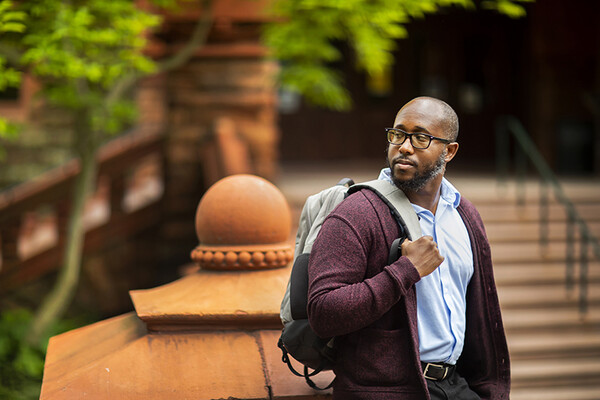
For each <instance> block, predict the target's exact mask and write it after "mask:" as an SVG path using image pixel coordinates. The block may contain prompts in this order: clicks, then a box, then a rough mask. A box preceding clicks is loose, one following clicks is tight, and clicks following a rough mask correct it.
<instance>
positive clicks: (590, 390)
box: [510, 383, 600, 400]
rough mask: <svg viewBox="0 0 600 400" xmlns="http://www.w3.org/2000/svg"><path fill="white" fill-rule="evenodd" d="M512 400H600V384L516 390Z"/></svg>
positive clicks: (512, 394) (513, 391)
mask: <svg viewBox="0 0 600 400" xmlns="http://www.w3.org/2000/svg"><path fill="white" fill-rule="evenodd" d="M510 398H511V400H540V399H543V400H598V399H600V383H596V384H591V385H586V386H583V387H582V386H573V387H571V386H567V387H558V388H557V387H552V388H515V389H513V390H511V392H510Z"/></svg>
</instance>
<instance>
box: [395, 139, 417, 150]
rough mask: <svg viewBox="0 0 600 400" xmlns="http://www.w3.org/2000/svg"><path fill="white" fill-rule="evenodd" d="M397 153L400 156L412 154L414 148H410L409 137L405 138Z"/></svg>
mask: <svg viewBox="0 0 600 400" xmlns="http://www.w3.org/2000/svg"><path fill="white" fill-rule="evenodd" d="M398 151H399V152H400V153H402V154H412V153H414V152H415V148H414V147H412V143H411V142H410V137H406V139H405V140H404V143H402V144H401V145H400V146H398Z"/></svg>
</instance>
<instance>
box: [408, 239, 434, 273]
mask: <svg viewBox="0 0 600 400" xmlns="http://www.w3.org/2000/svg"><path fill="white" fill-rule="evenodd" d="M402 255H403V256H406V257H407V258H408V259H409V260H410V262H412V263H413V265H414V266H415V268H416V269H417V271H418V272H419V275H421V278H422V277H424V276H427V275H429V274H430V273H432V272H433V271H435V270H436V269H437V267H439V266H440V264H442V262H443V261H444V257H442V255H441V254H440V252H439V251H438V248H437V244H436V243H435V242H434V241H433V238H432V237H431V236H422V237H420V238H418V239H417V240H415V241H414V242H411V241H410V240H408V239H406V240H405V241H404V242H402Z"/></svg>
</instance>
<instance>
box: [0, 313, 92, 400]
mask: <svg viewBox="0 0 600 400" xmlns="http://www.w3.org/2000/svg"><path fill="white" fill-rule="evenodd" d="M32 318H33V314H32V313H31V312H30V311H28V310H25V309H15V310H6V311H3V312H2V313H1V314H0V399H11V400H29V399H32V400H33V399H38V398H39V396H40V383H41V380H42V373H43V368H44V355H45V352H46V347H47V343H48V338H49V337H50V336H54V335H56V334H59V333H61V332H65V331H67V330H70V329H74V328H76V327H78V326H81V325H82V324H83V323H84V321H78V320H74V319H72V320H71V319H69V320H61V321H58V322H57V323H55V324H54V325H53V326H52V327H51V329H50V330H49V331H48V333H47V335H46V336H45V337H44V338H43V339H42V340H40V341H39V342H37V343H35V344H29V343H27V342H26V341H25V340H24V338H25V336H26V332H27V329H28V328H29V325H30V322H31V319H32Z"/></svg>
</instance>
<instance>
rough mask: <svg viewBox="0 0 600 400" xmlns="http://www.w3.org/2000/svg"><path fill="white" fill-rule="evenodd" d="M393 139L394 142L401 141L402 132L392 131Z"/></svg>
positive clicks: (402, 138)
mask: <svg viewBox="0 0 600 400" xmlns="http://www.w3.org/2000/svg"><path fill="white" fill-rule="evenodd" d="M394 140H395V141H396V142H401V141H402V140H404V133H402V132H394Z"/></svg>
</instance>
